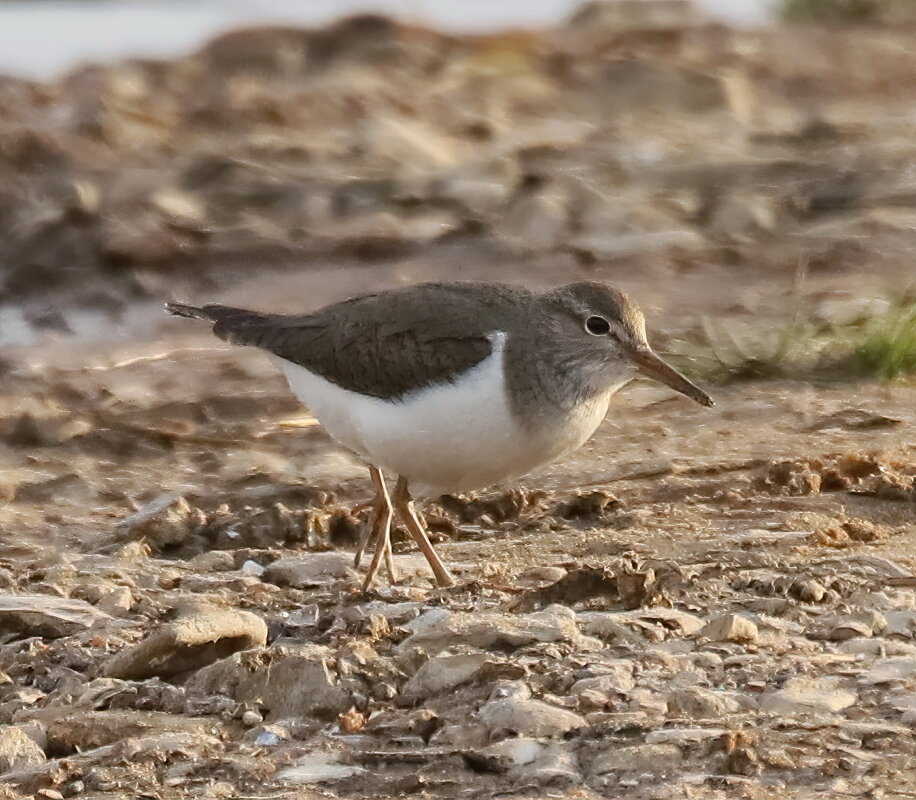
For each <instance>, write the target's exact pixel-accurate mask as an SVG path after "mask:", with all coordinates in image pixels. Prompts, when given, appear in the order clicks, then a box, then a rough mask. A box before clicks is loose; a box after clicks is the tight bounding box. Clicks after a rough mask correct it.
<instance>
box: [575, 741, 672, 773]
mask: <svg viewBox="0 0 916 800" xmlns="http://www.w3.org/2000/svg"><path fill="white" fill-rule="evenodd" d="M681 760H682V756H681V749H680V748H679V747H677V746H676V745H673V744H638V745H630V746H629V747H618V746H616V745H613V746H611V747H610V748H609V749H607V750H605V751H604V752H603V753H599V754H598V756H597V757H596V758H595V760H594V761H593V762H592V768H591V771H592V774H593V775H606V774H607V773H609V772H615V773H633V772H635V773H639V774H641V773H644V772H648V773H651V774H652V775H655V776H662V775H671V774H673V772H674V770H676V769H678V768H679V767H680V763H681Z"/></svg>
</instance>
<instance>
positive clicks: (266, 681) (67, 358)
mask: <svg viewBox="0 0 916 800" xmlns="http://www.w3.org/2000/svg"><path fill="white" fill-rule="evenodd" d="M428 272H429V274H430V275H435V274H437V270H436V269H434V268H430V269H429V271H428ZM334 275H335V280H334V281H333V283H331V282H328V281H327V280H326V279H324V278H322V277H321V276H320V275H318V276H311V277H310V278H309V279H308V280H306V279H302V278H295V279H292V284H293V285H296V284H297V283H298V286H297V294H298V296H300V297H303V298H307V300H306V301H305V302H304V305H305V306H310V305H313V304H316V303H318V302H321V301H323V300H324V299H326V298H330V297H333V296H335V295H337V294H338V293H344V294H345V293H347V292H348V291H349V290H350V286H349V281H348V280H347V279H348V278H352V279H354V280H355V281H356V282H359V281H360V280H362V279H363V277H364V276H362V275H349V276H348V275H346V274H339V273H335V274H334ZM337 277H340V278H341V279H342V280H341V281H337V280H336V278H337ZM417 277H418V272H417V270H416V269H412V268H411V267H410V265H406V266H405V267H404V270H403V272H399V270H398V269H396V268H395V267H393V266H392V267H390V268H388V269H387V270H386V271H385V272H384V273H382V274H381V275H380V276H379V279H380V280H379V283H380V284H382V285H386V284H393V283H397V282H399V281H404V280H411V279H416V278H417ZM420 277H422V274H420ZM551 277H553V278H554V279H556V278H557V277H561V276H557V275H556V274H554V275H552V276H551ZM623 277H626V276H623ZM543 280H547V278H546V276H545V277H544V279H543ZM704 280H705V281H706V282H707V283H706V285H707V286H709V287H710V291H709V292H708V293H707V296H708V297H709V298H714V294H715V289H714V287H715V285H716V282H717V273H716V271H715V270H711V271H710V272H709V274H708V275H706V276H703V275H696V274H695V275H692V276H691V280H690V282H689V286H688V290H687V291H686V296H687V299H685V301H684V303H683V304H681V303H679V302H678V300H679V298H678V293H677V290H676V288H675V287H673V286H671V285H670V284H669V285H667V286H665V287H664V289H663V290H662V291H659V292H658V293H657V294H655V295H654V297H655V298H657V299H656V303H657V306H656V307H657V313H656V316H655V319H654V320H650V324H651V327H652V328H653V329H655V330H657V331H660V332H661V333H664V332H665V330H666V329H672V328H673V329H677V327H678V326H679V325H681V324H682V323H683V315H684V309H683V306H689V307H691V308H692V307H693V305H694V303H696V302H697V301H696V300H695V299H693V297H699V296H701V295H702V286H703V283H704ZM633 282H634V283H638V280H637V279H636V278H634V280H633ZM289 285H290V283H289V280H288V278H287V279H282V280H281V279H275V281H274V284H273V285H271V282H270V281H266V282H265V281H259V282H258V283H257V284H251V285H247V286H246V285H237V286H235V287H233V288H231V289H229V290H228V291H226V292H225V293H224V295H223V296H225V297H226V298H242V297H246V296H247V297H249V298H251V299H252V300H253V301H258V302H254V303H253V304H255V305H261V307H270V305H271V304H272V303H275V304H276V305H279V306H285V305H287V304H289V305H292V301H289V295H288V294H285V293H284V299H283V300H280V299H279V292H278V288H279V287H281V286H284V287H287V288H288V286H289ZM307 287H308V288H309V290H310V292H311V293H309V291H308V290H307ZM772 288H773V290H774V294H775V298H776V299H778V298H779V296H780V295H781V292H780V290H779V289H778V287H772ZM637 289H639V287H637ZM694 293H695V294H694ZM692 295H693V297H692ZM756 296H757V297H758V300H759V303H758V305H763V306H765V305H766V302H765V301H764V300H761V299H760V298H761V297H762V296H763V297H765V295H761V292H760V291H758V292H757V295H756ZM221 297H222V296H221ZM775 301H776V300H774V301H772V302H775ZM710 302H711V305H713V306H714V299H711V301H710ZM137 313H138V318H140V319H143V318H144V317H145V315H149V317H148V322H147V323H145V327H144V324H141V325H139V326H138V331H137V330H135V331H133V332H132V333H126V332H123V331H122V332H118V333H115V334H112V336H113V339H112V342H113V343H112V342H109V343H108V344H98V343H97V344H94V345H91V344H87V345H84V346H83V347H81V348H74V347H73V346H72V341H70V340H63V341H53V340H50V341H47V342H46V343H45V344H44V345H43V346H38V347H32V348H29V349H27V350H25V349H23V350H21V351H14V352H12V361H13V363H14V364H16V365H17V366H16V368H15V369H14V371H13V373H12V374H11V375H10V377H9V378H8V379H7V380H6V381H5V382H4V386H3V393H2V407H3V409H4V416H5V419H6V421H7V424H6V434H5V439H4V440H5V444H4V445H3V447H2V450H0V453H2V459H3V467H4V469H3V485H2V492H3V494H4V496H5V498H6V503H5V504H4V506H3V509H2V512H0V528H2V531H3V533H4V535H3V538H2V543H0V558H2V559H3V560H2V564H3V567H4V570H3V572H2V576H3V580H4V581H5V583H6V585H7V591H9V592H12V593H13V596H16V597H19V598H25V600H20V603H22V602H26V601H28V602H33V603H38V607H35V608H31V609H24V608H18V610H17V608H11V609H8V610H7V611H5V612H4V611H3V610H2V608H0V615H4V614H5V615H6V617H5V619H6V622H5V625H6V627H7V629H8V630H12V631H16V632H15V633H7V635H6V637H5V642H4V643H3V644H2V645H0V660H2V666H3V669H4V670H5V673H6V674H7V675H8V676H9V679H8V680H9V682H8V683H7V685H6V686H5V687H4V688H3V690H2V691H3V695H2V697H3V701H2V704H0V713H2V714H3V719H2V721H3V722H4V723H8V724H9V723H12V725H11V726H10V727H7V728H5V729H3V730H4V731H6V734H5V735H12V734H9V731H12V730H16V731H24V732H25V734H27V735H28V736H31V737H33V738H34V739H35V740H37V741H38V742H39V743H40V746H41V748H42V749H41V750H39V751H36V752H35V753H34V754H33V758H32V759H31V760H29V759H26V760H25V761H22V758H24V757H23V756H20V760H19V761H18V762H11V763H15V765H16V767H17V769H14V770H13V771H12V772H10V773H9V774H7V775H6V776H5V780H7V783H8V785H9V786H10V787H11V788H10V789H9V791H11V792H13V794H15V793H16V792H23V793H25V794H29V793H31V792H35V791H37V790H38V789H41V788H46V789H52V790H54V791H60V792H62V793H63V794H65V795H68V794H75V793H85V795H84V796H98V797H108V796H123V792H125V791H127V792H131V793H133V792H137V793H149V792H151V791H153V792H155V793H157V794H158V796H163V797H167V796H168V797H172V796H174V797H184V796H208V797H209V796H212V797H235V796H239V797H251V796H259V797H260V796H267V797H312V796H318V795H319V794H320V795H321V796H326V795H327V793H330V794H331V795H333V796H378V797H382V796H394V795H397V794H402V793H405V792H406V793H408V794H410V793H417V792H419V793H424V794H427V795H431V796H442V797H453V796H455V793H456V792H460V794H461V795H462V796H486V797H489V796H493V795H495V794H503V793H506V792H508V793H511V794H517V795H519V796H531V797H534V796H543V793H545V792H547V793H549V794H550V795H551V796H571V797H573V796H575V797H583V796H592V795H595V796H599V795H600V796H609V795H610V796H627V797H668V796H671V797H695V796H704V797H708V796H719V795H722V796H726V795H728V796H732V795H733V793H735V792H737V793H739V794H740V796H746V797H757V796H763V795H764V794H768V793H771V792H773V791H779V792H780V794H781V795H782V796H787V797H794V796H797V797H803V796H810V792H811V791H813V790H816V791H818V792H822V793H825V794H826V795H827V796H841V795H843V794H844V793H847V792H854V793H857V794H859V793H861V792H865V791H877V792H885V793H886V795H885V796H907V795H906V794H905V792H902V791H901V792H898V791H897V790H898V789H901V787H902V786H903V785H905V783H906V780H907V778H906V776H907V775H908V774H911V770H912V769H913V767H914V761H913V759H914V755H913V734H912V730H913V728H912V727H911V726H912V725H913V724H914V723H916V700H913V699H912V698H914V697H916V695H913V694H911V692H910V687H911V685H912V680H913V677H912V676H913V675H916V646H914V645H913V644H912V639H913V635H914V631H916V591H914V587H916V577H914V573H913V571H912V570H913V568H914V558H913V556H912V553H913V545H914V536H916V506H914V503H913V500H914V494H913V492H914V489H913V475H914V472H916V470H914V464H916V461H914V449H916V448H914V445H913V441H914V437H913V432H914V426H916V412H914V409H916V402H914V398H916V386H914V385H913V383H912V382H905V381H904V382H897V383H890V384H882V383H865V384H863V383H857V384H849V383H839V384H832V385H823V386H815V385H811V384H808V383H793V382H763V383H759V382H758V383H745V384H737V385H733V386H730V387H725V388H722V387H719V388H717V389H716V390H715V394H716V398H717V401H718V404H717V406H716V407H715V408H713V409H704V408H701V407H698V406H694V405H692V404H691V403H689V401H686V400H684V399H683V398H680V397H678V396H674V395H672V393H670V392H669V391H667V390H665V389H663V388H660V387H657V386H654V385H651V384H648V383H645V384H636V385H633V386H631V387H629V388H628V389H627V390H625V391H624V392H622V393H621V395H620V396H619V397H618V398H617V400H616V401H615V403H614V405H613V408H612V412H611V414H610V415H609V417H608V419H607V420H606V422H605V423H604V424H603V425H602V426H601V428H600V429H599V431H598V433H597V434H596V436H595V437H594V439H593V440H592V441H591V442H589V443H588V444H587V445H586V446H585V447H584V448H582V450H580V451H579V452H578V453H576V454H574V455H573V456H571V457H569V458H568V459H566V460H564V461H562V462H560V463H557V464H552V465H550V466H549V467H546V468H545V469H544V470H542V471H541V472H539V473H537V474H534V475H531V476H529V477H527V478H526V479H524V480H523V481H522V482H521V487H520V488H519V487H507V489H506V491H505V492H504V491H502V490H499V489H497V490H494V491H493V492H488V493H484V494H483V495H482V496H481V497H479V498H477V499H473V498H465V499H460V500H459V499H454V500H448V501H443V502H442V503H441V504H428V505H427V506H426V507H425V513H426V514H427V516H428V519H429V521H430V524H431V526H432V528H433V530H434V531H435V532H436V538H437V539H438V541H439V544H438V549H439V550H440V552H441V554H442V557H443V558H444V559H445V560H446V562H447V563H448V564H449V565H450V566H451V567H452V569H453V570H454V572H455V574H456V576H457V577H458V582H459V583H458V586H457V587H456V588H455V589H453V590H448V591H445V590H440V589H436V588H435V587H434V586H433V584H432V583H431V580H430V576H429V574H428V570H427V569H426V567H425V565H424V563H423V561H422V559H421V558H419V556H418V555H417V554H416V553H415V549H414V547H413V545H412V544H411V543H410V540H409V538H408V537H407V536H406V534H405V533H404V532H403V531H399V532H398V534H397V536H396V547H395V549H396V553H397V556H396V559H397V561H398V565H399V569H400V572H401V580H400V582H399V583H398V584H397V585H396V586H392V587H387V586H386V585H385V582H384V581H379V582H377V587H376V589H374V590H373V591H371V592H369V593H363V592H361V591H360V583H361V579H360V577H359V575H358V574H357V573H355V572H354V571H353V570H352V569H351V567H350V562H351V555H350V554H351V553H352V550H353V546H354V542H355V538H356V536H357V533H358V530H359V525H360V524H361V523H362V522H363V521H364V519H365V512H364V511H361V510H360V509H359V504H360V503H363V502H365V501H366V500H367V499H368V497H369V484H368V481H367V480H366V477H365V474H364V469H363V468H362V467H361V466H360V465H359V464H358V463H355V462H354V461H353V460H352V459H351V458H350V457H349V456H348V455H347V454H345V453H343V452H342V451H340V450H339V448H337V447H336V446H335V445H334V443H333V442H331V441H329V439H328V438H327V437H326V436H325V435H324V433H323V432H322V431H321V429H320V428H318V427H308V428H295V427H288V426H287V423H288V421H289V420H290V419H293V418H296V417H302V416H303V415H304V412H303V410H302V409H301V408H299V407H298V406H297V404H296V402H295V401H294V400H293V399H292V398H291V396H290V394H289V392H288V390H287V389H286V387H285V385H284V382H283V380H282V378H281V377H280V376H279V375H277V374H276V373H275V372H274V370H273V368H272V367H271V366H270V364H269V363H268V361H267V359H265V358H264V357H263V356H262V355H261V354H259V353H257V352H256V351H251V350H240V349H235V348H230V347H227V346H224V345H223V344H222V343H220V342H218V341H216V340H213V339H211V338H210V336H209V334H208V333H207V332H206V331H205V330H204V329H202V327H195V326H194V325H193V324H190V323H186V322H183V321H177V320H165V319H162V320H160V319H159V318H157V317H153V316H152V309H150V308H148V307H145V306H144V307H141V308H139V309H138V310H137ZM52 338H53V337H52ZM20 359H21V360H20ZM138 510H139V518H138V517H131V515H132V514H135V513H136V512H137V511H138ZM265 567H266V571H265V569H264V568H265ZM55 603H56V604H57V605H55ZM48 604H50V606H48ZM61 604H63V605H61ZM46 606H47V607H46ZM246 612H248V613H246ZM0 618H3V617H2V616H0ZM15 620H19V621H20V623H21V624H28V625H29V626H31V629H32V631H33V633H32V634H31V635H28V634H27V635H25V636H24V637H23V630H24V629H23V628H22V627H18V628H17V626H16V624H14V623H15ZM23 620H24V621H25V622H23ZM183 620H184V621H185V622H183ZM187 620H190V621H191V622H190V623H188V622H187ZM183 624H184V625H186V626H187V625H190V628H187V627H186V628H181V626H182V625H183ZM265 624H266V628H265ZM10 626H12V627H10ZM25 630H28V628H27V629H25ZM188 630H193V633H188ZM182 637H184V638H182ZM195 637H196V638H195ZM150 641H152V645H150V644H149V642H150ZM144 642H146V644H145V645H144V644H143V643H144ZM207 642H209V644H206V643H207ZM138 643H140V644H138ZM252 646H254V647H255V649H254V650H247V651H246V652H244V653H242V655H241V659H242V660H241V661H239V658H240V656H233V655H232V653H233V652H234V651H236V650H239V649H240V648H242V649H243V650H244V648H250V647H252ZM137 647H147V648H149V647H152V650H140V651H139V652H138V651H136V650H132V649H131V648H137ZM119 654H120V655H119ZM541 704H543V705H541ZM338 715H341V716H339V717H338ZM555 717H557V718H555ZM29 741H31V739H30V740H29ZM3 746H7V745H3ZM9 746H11V745H9ZM36 746H37V745H36ZM3 752H5V751H4V750H2V748H0V754H2V753H3ZM39 753H41V755H40V756H39ZM310 786H316V787H319V788H309V787H310ZM316 792H318V794H316ZM48 796H54V795H48Z"/></svg>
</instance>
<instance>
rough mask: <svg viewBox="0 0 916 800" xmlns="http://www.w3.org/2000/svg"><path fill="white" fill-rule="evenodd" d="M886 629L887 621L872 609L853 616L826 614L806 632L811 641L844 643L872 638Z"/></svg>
mask: <svg viewBox="0 0 916 800" xmlns="http://www.w3.org/2000/svg"><path fill="white" fill-rule="evenodd" d="M885 628H887V619H886V618H885V616H884V615H883V614H882V613H881V612H880V611H876V610H874V609H869V610H866V611H859V612H857V613H854V614H828V615H825V616H823V617H821V618H820V619H818V621H817V624H816V625H814V626H813V627H812V629H811V630H810V631H809V632H808V637H809V638H811V639H827V640H829V641H832V642H845V641H847V640H848V639H856V638H859V637H869V636H874V635H875V634H876V633H880V632H881V631H883V630H884V629H885Z"/></svg>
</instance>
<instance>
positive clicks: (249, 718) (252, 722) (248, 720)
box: [242, 709, 264, 728]
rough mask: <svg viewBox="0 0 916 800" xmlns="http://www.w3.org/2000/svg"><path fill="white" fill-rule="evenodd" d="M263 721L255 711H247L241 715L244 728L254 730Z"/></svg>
mask: <svg viewBox="0 0 916 800" xmlns="http://www.w3.org/2000/svg"><path fill="white" fill-rule="evenodd" d="M263 721H264V717H262V716H261V715H260V714H259V713H258V712H257V711H252V710H251V709H249V710H248V711H246V712H245V713H244V714H242V725H244V726H245V727H246V728H254V727H255V726H257V725H260V724H261V723H262V722H263Z"/></svg>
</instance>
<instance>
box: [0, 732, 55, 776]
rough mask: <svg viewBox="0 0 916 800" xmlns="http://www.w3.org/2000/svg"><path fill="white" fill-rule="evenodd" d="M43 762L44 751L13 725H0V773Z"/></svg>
mask: <svg viewBox="0 0 916 800" xmlns="http://www.w3.org/2000/svg"><path fill="white" fill-rule="evenodd" d="M44 762H45V754H44V751H43V750H42V749H41V748H40V747H39V746H38V745H37V744H35V742H34V741H33V739H32V738H31V737H30V736H28V735H27V734H26V733H25V732H24V731H23V730H22V729H20V728H18V727H16V726H15V725H5V726H2V727H0V773H2V772H7V771H8V770H15V769H25V768H26V767H32V766H35V765H37V764H43V763H44Z"/></svg>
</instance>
